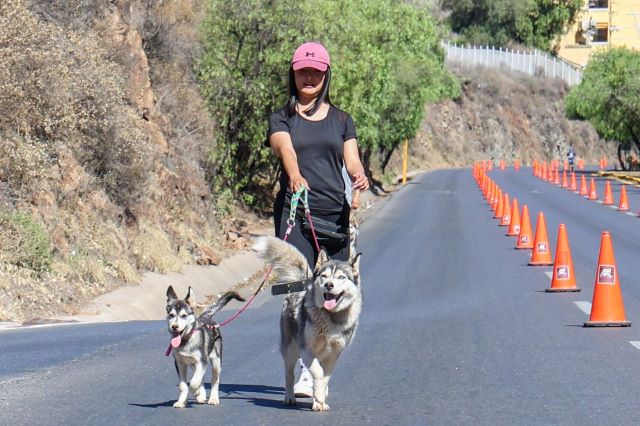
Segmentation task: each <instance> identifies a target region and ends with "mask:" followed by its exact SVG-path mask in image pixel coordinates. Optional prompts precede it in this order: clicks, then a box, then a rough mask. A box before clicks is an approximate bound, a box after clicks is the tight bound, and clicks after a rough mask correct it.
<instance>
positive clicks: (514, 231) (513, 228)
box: [507, 198, 520, 237]
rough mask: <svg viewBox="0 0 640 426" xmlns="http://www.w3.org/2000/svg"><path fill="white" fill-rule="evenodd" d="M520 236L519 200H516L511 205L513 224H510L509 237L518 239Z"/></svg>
mask: <svg viewBox="0 0 640 426" xmlns="http://www.w3.org/2000/svg"><path fill="white" fill-rule="evenodd" d="M518 234H520V212H519V211H518V199H517V198H514V199H513V204H512V205H511V222H510V223H509V229H508V230H507V235H508V236H510V237H514V236H515V237H517V236H518Z"/></svg>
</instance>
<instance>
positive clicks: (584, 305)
mask: <svg viewBox="0 0 640 426" xmlns="http://www.w3.org/2000/svg"><path fill="white" fill-rule="evenodd" d="M573 303H575V304H576V306H577V307H578V309H580V310H581V311H582V312H584V313H585V314H587V315H591V302H580V301H578V302H573Z"/></svg>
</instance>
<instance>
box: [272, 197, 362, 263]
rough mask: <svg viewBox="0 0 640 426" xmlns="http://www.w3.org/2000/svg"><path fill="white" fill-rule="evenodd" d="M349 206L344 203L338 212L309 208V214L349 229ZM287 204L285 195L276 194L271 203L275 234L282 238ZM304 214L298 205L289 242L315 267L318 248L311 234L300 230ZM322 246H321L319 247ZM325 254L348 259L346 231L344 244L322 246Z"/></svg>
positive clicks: (287, 208) (286, 216)
mask: <svg viewBox="0 0 640 426" xmlns="http://www.w3.org/2000/svg"><path fill="white" fill-rule="evenodd" d="M350 211H351V208H350V207H349V204H347V203H346V201H345V203H344V205H343V206H342V210H341V211H338V212H318V211H314V210H311V215H312V216H313V217H317V218H319V219H323V220H326V221H330V222H333V223H335V224H337V225H339V226H341V227H344V229H349V214H350ZM289 212H290V209H289V206H288V205H287V206H285V197H284V196H280V195H279V196H278V197H276V201H275V203H274V205H273V222H274V225H275V235H276V237H278V238H281V239H283V238H284V234H285V232H286V230H287V219H289ZM303 216H304V210H303V209H302V207H301V206H299V207H298V210H297V212H296V217H295V225H294V226H293V229H292V230H291V234H289V239H288V240H287V242H289V243H290V244H291V245H293V246H294V247H296V248H297V249H298V250H300V252H301V253H302V254H303V255H304V257H305V258H306V259H307V262H308V263H309V265H310V266H311V269H313V268H314V267H315V264H316V261H317V260H318V254H319V253H318V250H317V249H316V244H315V242H314V240H313V236H311V235H308V234H307V233H306V232H303V231H302V218H303ZM321 248H322V247H321ZM324 249H325V251H326V252H327V255H329V257H330V258H331V259H335V260H344V261H346V260H349V235H348V232H347V238H346V241H345V243H344V245H341V246H336V247H324Z"/></svg>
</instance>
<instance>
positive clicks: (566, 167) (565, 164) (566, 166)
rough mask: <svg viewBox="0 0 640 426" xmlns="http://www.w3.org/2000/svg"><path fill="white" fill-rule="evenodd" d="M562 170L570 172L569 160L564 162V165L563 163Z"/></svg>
mask: <svg viewBox="0 0 640 426" xmlns="http://www.w3.org/2000/svg"><path fill="white" fill-rule="evenodd" d="M562 170H563V171H564V170H569V160H564V163H562Z"/></svg>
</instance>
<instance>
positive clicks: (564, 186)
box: [561, 169, 569, 188]
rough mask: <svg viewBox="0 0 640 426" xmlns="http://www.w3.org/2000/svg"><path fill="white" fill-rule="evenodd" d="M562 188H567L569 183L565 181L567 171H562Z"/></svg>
mask: <svg viewBox="0 0 640 426" xmlns="http://www.w3.org/2000/svg"><path fill="white" fill-rule="evenodd" d="M561 186H562V187H563V188H568V187H569V182H568V181H567V170H566V169H565V170H563V171H562V185H561Z"/></svg>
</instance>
